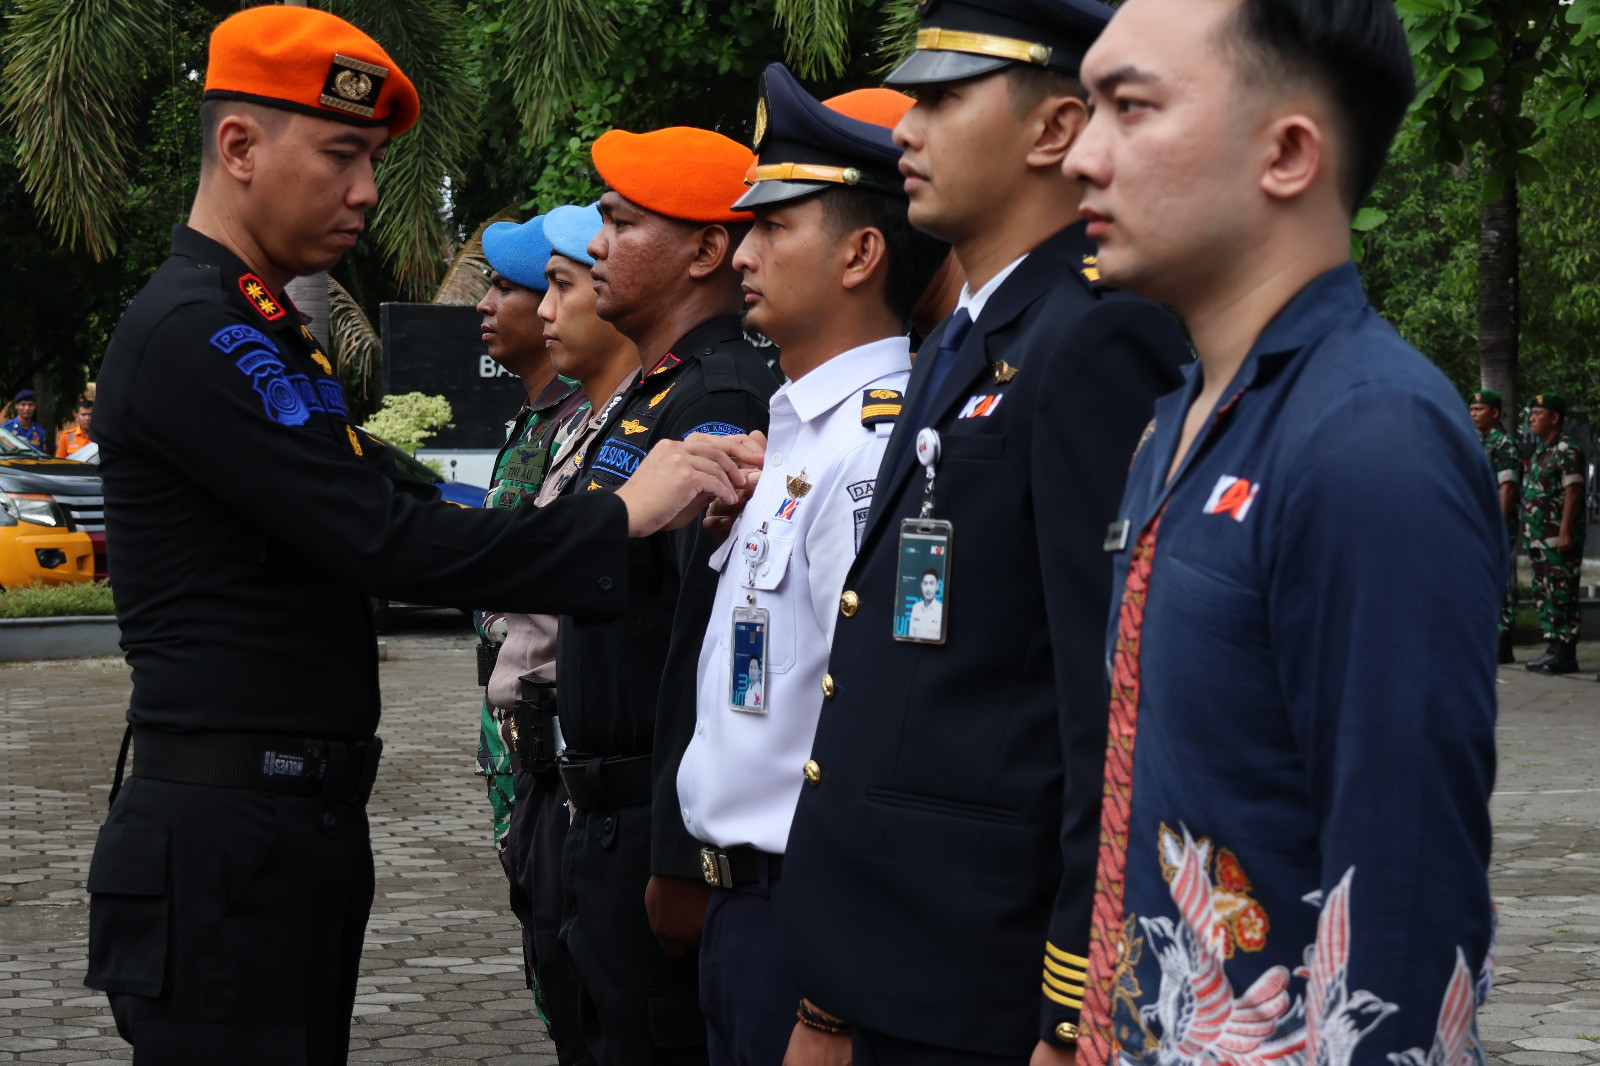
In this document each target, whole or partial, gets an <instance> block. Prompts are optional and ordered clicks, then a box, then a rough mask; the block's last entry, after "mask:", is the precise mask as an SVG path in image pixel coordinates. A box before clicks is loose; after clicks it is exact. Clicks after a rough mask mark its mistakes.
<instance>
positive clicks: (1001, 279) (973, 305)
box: [956, 252, 1028, 322]
mask: <svg viewBox="0 0 1600 1066" xmlns="http://www.w3.org/2000/svg"><path fill="white" fill-rule="evenodd" d="M1026 258H1028V253H1027V252H1023V253H1022V254H1021V255H1019V256H1017V257H1016V258H1015V259H1013V260H1012V261H1011V263H1010V265H1009V266H1007V267H1006V268H1005V269H1004V270H1002V271H1000V273H998V274H996V275H995V276H994V277H992V278H990V279H989V280H988V281H987V282H985V283H984V286H983V288H981V289H979V290H978V291H977V292H973V291H972V287H971V286H969V285H963V286H961V298H960V299H959V300H957V301H956V310H957V311H959V310H961V309H962V308H963V307H965V308H966V309H967V314H969V315H971V316H972V321H974V322H976V321H978V316H979V315H981V314H983V309H984V306H985V305H986V304H988V302H989V297H991V296H993V295H994V293H995V290H996V289H998V288H999V287H1000V286H1001V285H1002V284H1004V283H1005V280H1006V279H1007V278H1009V277H1010V276H1011V272H1012V271H1014V270H1016V269H1017V267H1019V266H1021V265H1022V261H1023V260H1024V259H1026Z"/></svg>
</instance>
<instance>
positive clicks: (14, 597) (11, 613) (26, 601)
mask: <svg viewBox="0 0 1600 1066" xmlns="http://www.w3.org/2000/svg"><path fill="white" fill-rule="evenodd" d="M115 613H116V607H115V606H114V605H113V604H112V602H111V586H110V585H109V584H107V583H106V582H104V581H85V582H80V583H78V584H74V585H26V586H23V587H21V588H14V589H5V590H0V618H70V617H72V616H74V615H104V614H115Z"/></svg>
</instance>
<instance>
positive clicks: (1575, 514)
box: [1522, 392, 1586, 674]
mask: <svg viewBox="0 0 1600 1066" xmlns="http://www.w3.org/2000/svg"><path fill="white" fill-rule="evenodd" d="M1566 417H1567V401H1566V398H1565V397H1563V396H1560V395H1558V394H1557V393H1554V392H1544V393H1540V394H1539V395H1538V396H1535V397H1534V398H1533V404H1532V406H1531V407H1530V408H1529V411H1528V429H1529V430H1531V431H1532V433H1533V435H1534V436H1535V437H1538V438H1539V443H1538V444H1536V445H1534V448H1533V456H1532V457H1531V458H1530V459H1529V460H1528V478H1527V481H1526V482H1525V483H1524V484H1523V488H1522V516H1523V531H1524V536H1525V539H1526V541H1527V545H1528V561H1529V562H1530V563H1532V564H1533V599H1534V603H1535V604H1536V605H1537V606H1538V608H1539V628H1540V629H1542V630H1543V631H1544V636H1545V639H1546V640H1548V641H1549V642H1550V647H1549V648H1548V649H1546V651H1545V653H1544V655H1543V656H1541V657H1540V658H1538V659H1535V660H1533V661H1532V662H1530V663H1529V664H1528V669H1529V670H1532V671H1535V672H1536V673H1541V674H1570V673H1575V672H1576V671H1577V669H1578V571H1579V570H1580V569H1581V568H1582V566H1583V539H1584V532H1585V530H1584V527H1585V524H1586V523H1585V522H1584V514H1583V485H1584V481H1585V477H1584V462H1583V455H1582V453H1580V452H1579V451H1578V449H1577V447H1576V446H1574V445H1573V443H1572V441H1571V440H1570V439H1569V438H1568V437H1567V435H1566V433H1565V432H1564V429H1565V426H1564V423H1565V422H1566Z"/></svg>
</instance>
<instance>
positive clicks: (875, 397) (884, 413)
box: [861, 389, 905, 426]
mask: <svg viewBox="0 0 1600 1066" xmlns="http://www.w3.org/2000/svg"><path fill="white" fill-rule="evenodd" d="M904 401H905V394H904V393H901V392H897V391H895V390H894V389H868V390H867V391H865V392H863V393H862V394H861V424H862V425H863V426H875V425H877V424H878V423H880V422H893V421H894V420H895V419H897V418H899V417H900V408H901V407H902V406H904Z"/></svg>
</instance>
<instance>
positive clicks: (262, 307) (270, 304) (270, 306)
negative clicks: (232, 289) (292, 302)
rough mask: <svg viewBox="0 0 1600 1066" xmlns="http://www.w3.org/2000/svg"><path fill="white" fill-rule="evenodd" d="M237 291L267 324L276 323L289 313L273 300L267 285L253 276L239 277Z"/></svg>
mask: <svg viewBox="0 0 1600 1066" xmlns="http://www.w3.org/2000/svg"><path fill="white" fill-rule="evenodd" d="M239 291H240V292H242V293H244V298H245V299H246V300H249V301H250V306H252V307H254V308H255V309H256V312H257V313H258V314H260V315H261V317H262V318H264V319H266V320H267V321H268V322H276V321H277V320H278V319H280V318H282V317H283V316H284V315H286V314H288V313H289V309H288V308H286V307H284V306H283V305H282V304H280V303H279V302H278V301H277V300H275V299H273V296H272V292H271V290H269V289H268V288H267V283H266V282H264V281H262V280H261V279H260V278H258V277H256V276H255V275H254V274H241V275H239Z"/></svg>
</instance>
